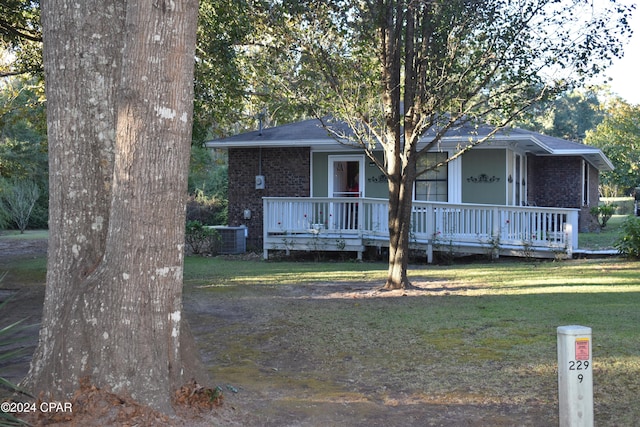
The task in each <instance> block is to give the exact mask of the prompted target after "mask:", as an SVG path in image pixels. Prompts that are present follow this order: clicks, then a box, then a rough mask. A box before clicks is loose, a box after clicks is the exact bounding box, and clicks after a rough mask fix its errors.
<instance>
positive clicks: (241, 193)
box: [229, 148, 311, 251]
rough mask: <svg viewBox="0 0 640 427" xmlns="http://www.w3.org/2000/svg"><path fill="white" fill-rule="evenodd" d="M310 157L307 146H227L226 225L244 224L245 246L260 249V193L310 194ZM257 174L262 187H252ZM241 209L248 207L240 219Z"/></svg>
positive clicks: (265, 195)
mask: <svg viewBox="0 0 640 427" xmlns="http://www.w3.org/2000/svg"><path fill="white" fill-rule="evenodd" d="M260 159H262V160H261V161H260ZM310 161H311V155H310V150H309V148H263V149H258V148H230V149H229V225H232V226H238V225H246V226H247V228H248V229H249V230H248V232H249V236H248V238H247V248H248V249H250V250H257V251H261V250H262V219H263V218H262V198H263V197H309V196H310V194H311V179H310V175H309V174H310V170H311V166H310ZM260 164H261V166H260ZM260 174H262V175H264V177H265V189H264V190H256V188H255V177H256V175H260ZM245 209H250V210H251V219H249V220H246V219H244V216H243V214H244V210H245Z"/></svg>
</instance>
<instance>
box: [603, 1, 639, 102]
mask: <svg viewBox="0 0 640 427" xmlns="http://www.w3.org/2000/svg"><path fill="white" fill-rule="evenodd" d="M624 3H634V2H630V1H626V2H624ZM635 3H636V9H635V10H634V11H633V18H632V20H631V29H632V30H633V36H632V38H631V41H630V42H629V44H627V45H626V46H625V48H624V57H623V58H622V59H618V60H616V61H614V63H613V65H612V66H611V67H610V68H609V69H607V71H606V72H605V75H606V76H607V77H609V78H611V81H610V82H609V85H610V86H611V91H612V92H614V93H615V94H617V95H619V96H620V97H621V98H623V99H624V100H626V101H627V102H628V103H630V104H635V105H640V3H639V2H635Z"/></svg>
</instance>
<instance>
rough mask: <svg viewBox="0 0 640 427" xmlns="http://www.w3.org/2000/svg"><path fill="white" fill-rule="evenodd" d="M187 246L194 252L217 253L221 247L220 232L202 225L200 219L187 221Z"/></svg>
mask: <svg viewBox="0 0 640 427" xmlns="http://www.w3.org/2000/svg"><path fill="white" fill-rule="evenodd" d="M185 240H186V243H187V246H188V247H189V248H190V249H191V252H192V253H193V254H203V253H209V254H211V255H215V254H216V253H218V248H219V247H220V241H221V237H220V233H218V231H217V230H216V229H213V228H211V227H206V226H204V225H202V223H201V222H200V221H197V220H196V221H187V228H186V230H185Z"/></svg>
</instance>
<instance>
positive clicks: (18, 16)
mask: <svg viewBox="0 0 640 427" xmlns="http://www.w3.org/2000/svg"><path fill="white" fill-rule="evenodd" d="M39 3H40V2H39V0H29V1H25V0H3V1H2V3H0V55H2V56H0V60H1V61H0V77H6V76H13V75H20V74H26V73H30V74H38V73H41V72H42V51H41V46H42V43H41V42H42V30H41V27H40V7H39V6H40V4H39Z"/></svg>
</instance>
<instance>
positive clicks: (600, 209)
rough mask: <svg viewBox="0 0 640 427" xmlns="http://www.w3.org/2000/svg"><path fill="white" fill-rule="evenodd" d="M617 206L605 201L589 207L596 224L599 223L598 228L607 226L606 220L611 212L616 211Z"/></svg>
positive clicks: (609, 217)
mask: <svg viewBox="0 0 640 427" xmlns="http://www.w3.org/2000/svg"><path fill="white" fill-rule="evenodd" d="M617 207H618V206H617V205H614V204H613V203H605V204H604V205H600V206H595V207H593V208H591V210H590V211H589V212H590V213H591V215H593V216H594V217H595V218H596V220H597V221H598V224H600V228H605V227H606V226H607V221H609V220H610V219H611V217H612V216H613V214H614V213H616V208H617Z"/></svg>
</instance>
